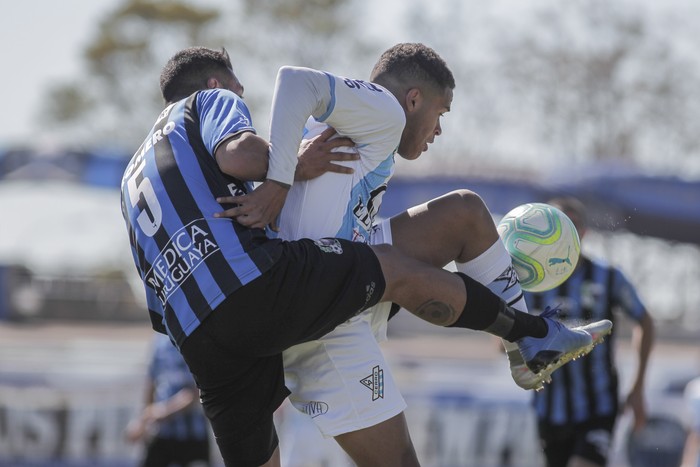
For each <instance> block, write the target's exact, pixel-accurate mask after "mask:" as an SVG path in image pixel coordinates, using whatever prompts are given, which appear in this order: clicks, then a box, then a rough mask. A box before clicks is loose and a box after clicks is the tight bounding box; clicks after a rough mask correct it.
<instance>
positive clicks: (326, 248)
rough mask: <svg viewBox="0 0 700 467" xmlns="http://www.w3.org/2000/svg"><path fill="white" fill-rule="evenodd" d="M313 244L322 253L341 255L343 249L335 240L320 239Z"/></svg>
mask: <svg viewBox="0 0 700 467" xmlns="http://www.w3.org/2000/svg"><path fill="white" fill-rule="evenodd" d="M314 243H315V244H316V246H317V247H318V248H319V249H320V250H321V251H322V252H324V253H334V254H336V255H342V254H343V247H342V246H341V245H340V242H339V241H338V239H336V238H322V239H320V240H314Z"/></svg>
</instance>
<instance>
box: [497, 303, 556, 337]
mask: <svg viewBox="0 0 700 467" xmlns="http://www.w3.org/2000/svg"><path fill="white" fill-rule="evenodd" d="M514 311H515V313H514V317H515V323H514V324H513V327H512V328H511V330H510V332H509V333H508V335H506V336H505V337H504V339H505V340H507V341H509V342H515V341H517V340H518V339H522V338H523V337H538V338H540V337H544V336H546V335H547V323H545V321H544V319H543V318H540V317H539V316H535V315H531V314H529V313H525V312H522V311H518V310H514Z"/></svg>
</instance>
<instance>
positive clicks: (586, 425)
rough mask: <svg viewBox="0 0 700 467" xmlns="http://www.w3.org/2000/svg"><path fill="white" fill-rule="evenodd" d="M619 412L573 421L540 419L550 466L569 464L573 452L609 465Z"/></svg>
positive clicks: (543, 441) (540, 428) (556, 466)
mask: <svg viewBox="0 0 700 467" xmlns="http://www.w3.org/2000/svg"><path fill="white" fill-rule="evenodd" d="M616 418H617V417H616V416H614V415H613V416H608V417H597V418H594V419H591V420H588V421H586V422H583V423H576V424H572V425H564V426H562V425H549V424H547V423H542V422H540V423H539V426H538V429H539V435H540V441H541V442H542V448H543V449H544V455H545V457H546V459H547V467H566V465H568V463H569V459H571V458H572V457H573V456H577V457H581V458H583V459H586V460H589V461H591V462H594V463H596V464H599V465H607V461H608V456H609V454H610V452H611V447H612V441H613V429H614V428H615V421H616Z"/></svg>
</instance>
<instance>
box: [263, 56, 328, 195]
mask: <svg viewBox="0 0 700 467" xmlns="http://www.w3.org/2000/svg"><path fill="white" fill-rule="evenodd" d="M324 80H325V81H324ZM327 82H328V81H327V78H326V76H325V75H324V74H323V73H322V72H318V71H316V70H311V69H308V68H296V67H282V68H281V69H280V71H279V72H278V74H277V83H276V85H275V93H274V96H273V98H272V112H271V118H270V160H269V166H268V171H267V179H269V180H274V181H276V182H279V183H282V184H285V185H292V183H293V182H294V174H295V170H296V165H297V152H298V149H299V145H300V143H301V138H302V134H303V130H304V124H305V123H306V120H307V118H308V117H309V116H310V115H320V114H321V113H322V112H323V110H324V109H325V108H326V106H327V102H329V100H330V92H329V91H328V90H327V88H328V84H327Z"/></svg>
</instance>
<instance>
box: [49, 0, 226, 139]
mask: <svg viewBox="0 0 700 467" xmlns="http://www.w3.org/2000/svg"><path fill="white" fill-rule="evenodd" d="M219 17H220V12H219V11H218V10H215V9H211V8H202V7H195V6H192V5H190V4H188V3H186V2H179V1H163V0H161V1H159V0H127V1H125V2H124V4H123V5H121V6H119V7H118V8H117V9H116V10H114V11H113V12H112V13H111V14H110V15H108V16H107V17H106V18H104V20H103V21H102V22H101V23H100V25H99V28H98V29H97V30H96V36H95V38H94V39H93V40H92V41H91V42H90V44H89V45H88V46H87V48H86V50H85V51H84V58H85V68H86V73H84V74H83V75H82V76H80V77H78V78H76V79H75V80H74V81H72V82H65V83H59V84H57V85H56V86H55V87H53V88H52V89H50V90H49V95H48V99H47V106H48V108H47V109H46V110H47V113H46V116H47V120H48V121H49V122H50V123H51V124H53V126H54V127H56V128H57V129H59V130H60V131H61V132H62V133H66V132H67V133H68V134H69V135H71V138H72V140H73V141H74V142H75V141H81V142H83V143H84V144H88V145H89V144H97V143H101V144H104V143H110V142H114V143H116V142H118V143H120V144H124V145H125V146H126V145H128V146H127V147H128V149H131V148H132V147H135V146H136V145H138V141H139V140H140V139H141V138H142V137H143V135H144V132H145V131H146V130H147V129H148V128H149V126H150V125H151V123H152V121H153V120H154V118H155V117H154V116H155V115H157V113H158V112H159V111H160V109H161V107H162V99H161V97H160V92H159V86H158V77H159V74H160V70H161V68H162V66H163V65H164V62H165V60H164V57H167V56H170V55H171V54H172V52H174V51H175V50H176V49H178V48H181V47H185V46H187V45H208V44H210V43H216V44H220V43H221V42H220V40H218V39H217V38H216V35H215V34H213V33H212V32H213V31H214V29H213V28H210V27H209V26H210V25H211V24H213V23H214V22H215V21H216V20H217V19H219Z"/></svg>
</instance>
